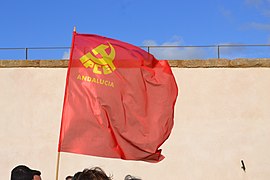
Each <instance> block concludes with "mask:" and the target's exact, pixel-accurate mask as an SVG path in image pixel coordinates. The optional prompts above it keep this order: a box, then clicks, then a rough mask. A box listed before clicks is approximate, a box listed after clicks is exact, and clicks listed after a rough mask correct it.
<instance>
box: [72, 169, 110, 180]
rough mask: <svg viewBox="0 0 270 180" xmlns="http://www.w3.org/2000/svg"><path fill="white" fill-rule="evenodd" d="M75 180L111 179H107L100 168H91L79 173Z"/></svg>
mask: <svg viewBox="0 0 270 180" xmlns="http://www.w3.org/2000/svg"><path fill="white" fill-rule="evenodd" d="M76 180H111V177H108V176H107V175H106V173H105V172H104V171H103V170H102V169H101V168H99V167H93V168H91V169H84V170H83V172H80V173H79V176H78V178H77V179H76Z"/></svg>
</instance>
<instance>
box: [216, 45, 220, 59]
mask: <svg viewBox="0 0 270 180" xmlns="http://www.w3.org/2000/svg"><path fill="white" fill-rule="evenodd" d="M217 48H218V59H220V50H219V45H218V46H217Z"/></svg>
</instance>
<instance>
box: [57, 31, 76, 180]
mask: <svg viewBox="0 0 270 180" xmlns="http://www.w3.org/2000/svg"><path fill="white" fill-rule="evenodd" d="M73 32H76V26H74V28H73ZM60 154H61V153H60V151H58V154H57V162H56V175H55V179H56V180H58V178H59V166H60Z"/></svg>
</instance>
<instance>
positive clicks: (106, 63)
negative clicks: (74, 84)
mask: <svg viewBox="0 0 270 180" xmlns="http://www.w3.org/2000/svg"><path fill="white" fill-rule="evenodd" d="M108 45H109V46H108ZM108 45H105V44H101V45H99V46H97V47H95V48H94V49H92V53H93V54H94V55H92V53H91V52H88V53H87V54H85V55H83V56H82V57H81V58H80V61H81V63H82V64H83V65H84V67H86V68H88V67H90V68H92V69H93V72H94V73H95V74H102V73H103V74H110V73H112V72H113V71H114V70H115V69H116V67H115V65H114V64H113V60H114V58H115V50H114V48H113V46H112V45H111V44H110V43H109V42H108ZM107 48H110V49H111V52H110V54H108V53H107V52H106V49H107ZM98 54H99V55H101V58H97V57H96V55H98Z"/></svg>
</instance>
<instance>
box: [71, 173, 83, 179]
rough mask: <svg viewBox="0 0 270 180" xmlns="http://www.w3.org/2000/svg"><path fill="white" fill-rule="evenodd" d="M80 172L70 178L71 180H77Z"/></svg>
mask: <svg viewBox="0 0 270 180" xmlns="http://www.w3.org/2000/svg"><path fill="white" fill-rule="evenodd" d="M81 173H82V172H77V173H75V174H74V176H73V177H72V180H78V177H79V176H80V174H81Z"/></svg>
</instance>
